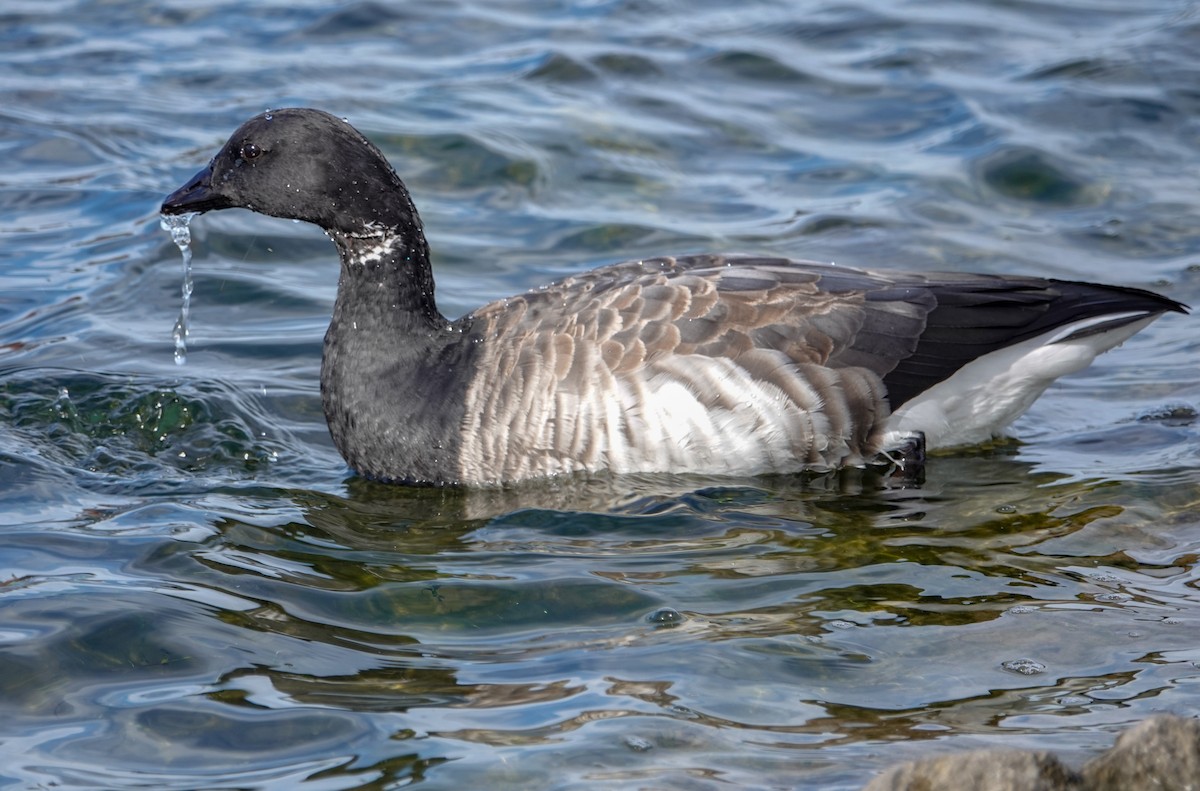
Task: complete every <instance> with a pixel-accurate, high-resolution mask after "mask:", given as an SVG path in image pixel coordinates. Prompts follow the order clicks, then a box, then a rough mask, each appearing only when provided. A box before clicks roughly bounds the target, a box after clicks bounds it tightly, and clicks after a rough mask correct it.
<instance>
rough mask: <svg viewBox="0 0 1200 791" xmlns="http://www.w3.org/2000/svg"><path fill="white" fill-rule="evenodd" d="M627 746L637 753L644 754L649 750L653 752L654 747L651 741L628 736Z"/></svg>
mask: <svg viewBox="0 0 1200 791" xmlns="http://www.w3.org/2000/svg"><path fill="white" fill-rule="evenodd" d="M625 746H627V747H628V748H629V749H631V750H633V751H634V752H635V753H644V752H646V751H647V750H653V749H654V745H653V744H651V743H650V740H649V739H643V738H642V737H641V736H626V737H625Z"/></svg>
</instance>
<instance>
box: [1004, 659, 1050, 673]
mask: <svg viewBox="0 0 1200 791" xmlns="http://www.w3.org/2000/svg"><path fill="white" fill-rule="evenodd" d="M1000 667H1002V668H1004V669H1005V670H1007V671H1008V672H1010V673H1019V674H1021V675H1023V676H1036V675H1037V674H1038V673H1045V672H1046V666H1045V665H1043V664H1042V663H1041V662H1039V661H1037V660H1036V659H1009V660H1007V661H1005V662H1001V663H1000Z"/></svg>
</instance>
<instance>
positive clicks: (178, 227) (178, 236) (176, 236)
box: [159, 214, 196, 365]
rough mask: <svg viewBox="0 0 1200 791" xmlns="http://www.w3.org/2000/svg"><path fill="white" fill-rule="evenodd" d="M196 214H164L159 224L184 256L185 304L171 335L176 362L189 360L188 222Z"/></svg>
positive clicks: (190, 267)
mask: <svg viewBox="0 0 1200 791" xmlns="http://www.w3.org/2000/svg"><path fill="white" fill-rule="evenodd" d="M195 216H196V215H195V214H164V215H162V220H161V221H160V222H159V225H160V226H162V229H163V230H164V231H166V232H167V233H169V234H171V241H172V242H174V243H175V246H176V247H178V248H179V253H180V255H182V256H183V287H182V289H181V293H182V294H183V304H182V305H180V308H179V318H177V319H176V320H175V328H174V329H173V330H171V337H172V338H173V339H174V340H175V364H176V365H183V364H184V363H185V362H187V337H188V314H189V313H190V311H191V307H192V247H191V245H192V232H191V230H189V229H188V223H190V222H191V221H192V218H193V217H195Z"/></svg>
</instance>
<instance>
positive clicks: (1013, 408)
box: [884, 314, 1158, 449]
mask: <svg viewBox="0 0 1200 791" xmlns="http://www.w3.org/2000/svg"><path fill="white" fill-rule="evenodd" d="M1134 315H1136V314H1134ZM1157 317H1158V316H1157V315H1151V316H1147V317H1145V318H1143V319H1139V320H1137V321H1131V322H1130V323H1128V324H1125V325H1122V326H1120V327H1116V328H1114V329H1111V330H1108V331H1106V332H1100V333H1096V334H1094V335H1087V336H1084V337H1081V338H1074V339H1071V340H1065V341H1063V340H1060V339H1062V338H1067V337H1069V336H1071V335H1072V334H1074V333H1076V332H1079V331H1080V330H1083V329H1086V328H1087V327H1089V326H1092V325H1096V324H1100V323H1103V322H1108V321H1112V320H1114V319H1117V318H1120V317H1119V316H1113V315H1108V316H1101V317H1099V318H1094V319H1088V320H1085V321H1079V322H1076V323H1074V324H1069V325H1065V326H1063V327H1060V328H1058V329H1056V330H1054V331H1052V332H1048V333H1046V334H1045V335H1039V336H1037V337H1036V338H1030V339H1029V340H1027V341H1023V342H1022V343H1019V344H1016V345H1015V346H1009V347H1006V348H1004V349H1000V350H999V351H995V352H992V353H991V354H986V355H984V356H983V357H980V358H979V359H977V360H974V361H973V362H970V363H968V364H967V365H965V366H963V367H962V368H960V369H959V370H958V371H957V372H955V374H954V375H953V376H951V377H950V378H949V379H947V380H945V381H943V382H940V383H938V384H937V385H934V386H933V387H931V388H929V389H928V390H926V391H925V392H923V393H921V394H920V395H919V396H917V397H916V398H914V399H912V400H911V401H909V402H908V403H906V404H904V406H902V407H901V408H900V409H897V410H896V411H895V412H894V413H893V414H892V416H891V418H890V419H889V420H888V424H887V433H886V435H885V439H884V449H891V448H895V447H898V446H899V445H900V444H901V443H902V442H903V441H904V439H905V438H906V437H909V436H911V435H912V434H913V433H914V432H918V431H919V432H923V433H924V434H925V445H926V447H927V448H929V449H934V448H952V447H956V446H961V445H975V444H978V443H980V442H985V441H987V440H989V439H991V438H993V437H995V436H998V435H999V434H1000V433H1001V432H1003V431H1004V429H1005V427H1007V426H1008V425H1009V424H1010V423H1012V422H1013V421H1014V420H1016V419H1017V418H1018V417H1020V416H1021V414H1022V413H1024V412H1025V410H1027V409H1029V407H1030V406H1031V405H1032V404H1033V402H1034V401H1035V400H1037V397H1038V396H1040V395H1041V394H1042V393H1043V392H1044V391H1045V389H1046V388H1047V387H1049V386H1050V384H1051V383H1052V382H1053V381H1054V380H1055V379H1057V378H1058V377H1060V376H1064V375H1065V374H1069V373H1073V372H1075V371H1079V370H1081V369H1083V368H1086V367H1087V366H1088V365H1090V364H1091V362H1092V361H1093V360H1095V359H1096V356H1097V355H1098V354H1100V353H1101V352H1104V351H1107V350H1109V349H1111V348H1113V347H1114V346H1118V345H1120V344H1121V343H1122V342H1124V341H1125V340H1127V339H1128V338H1129V337H1131V336H1132V335H1134V334H1135V333H1137V332H1138V331H1140V330H1141V329H1143V328H1144V327H1145V326H1146V325H1148V324H1149V323H1150V322H1152V321H1154V320H1155V319H1156V318H1157ZM1056 341H1057V342H1056Z"/></svg>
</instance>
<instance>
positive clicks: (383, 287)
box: [329, 219, 448, 332]
mask: <svg viewBox="0 0 1200 791" xmlns="http://www.w3.org/2000/svg"><path fill="white" fill-rule="evenodd" d="M329 235H330V237H331V238H332V239H333V241H334V243H335V244H336V245H337V248H338V255H339V257H340V258H341V263H342V268H341V273H340V274H339V277H338V294H337V305H336V306H335V308H334V319H335V321H336V320H337V319H338V318H339V317H343V318H351V317H352V318H353V319H354V320H359V321H365V322H367V323H369V324H371V325H373V326H375V327H377V328H379V329H384V328H392V329H393V330H399V331H401V332H404V331H410V332H412V331H416V332H420V331H421V330H430V329H443V328H445V327H446V326H447V324H448V322H447V321H446V319H445V317H444V316H442V314H441V313H440V312H438V309H437V303H436V302H435V300H434V296H433V270H432V268H431V267H430V265H429V245H428V243H427V242H426V241H425V234H424V233H422V231H421V226H420V223H419V221H417V220H415V219H414V220H411V221H408V222H402V223H399V224H397V225H395V226H390V227H384V226H383V225H381V224H377V223H372V224H371V225H369V226H366V227H365V228H363V229H362V230H358V231H354V232H344V231H331V232H330V233H329Z"/></svg>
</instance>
